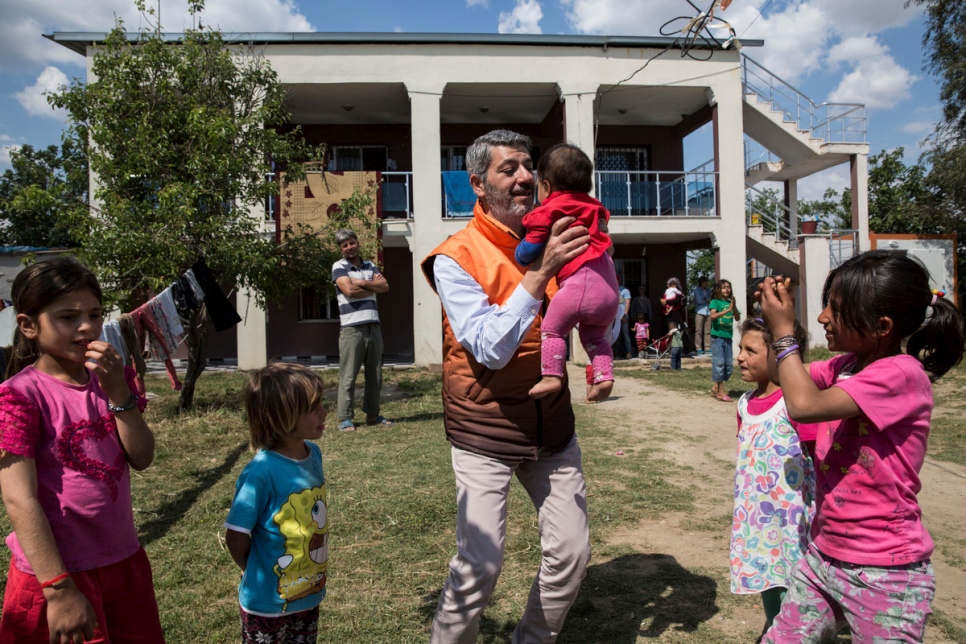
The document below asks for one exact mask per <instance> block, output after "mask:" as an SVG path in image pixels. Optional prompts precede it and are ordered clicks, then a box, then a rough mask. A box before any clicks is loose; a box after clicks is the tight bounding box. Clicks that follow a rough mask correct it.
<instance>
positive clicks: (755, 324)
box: [738, 318, 808, 359]
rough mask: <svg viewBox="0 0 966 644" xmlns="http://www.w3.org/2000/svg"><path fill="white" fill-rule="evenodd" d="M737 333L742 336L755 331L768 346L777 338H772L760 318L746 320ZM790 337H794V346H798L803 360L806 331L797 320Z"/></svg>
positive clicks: (805, 349)
mask: <svg viewBox="0 0 966 644" xmlns="http://www.w3.org/2000/svg"><path fill="white" fill-rule="evenodd" d="M738 331H739V332H740V333H741V335H744V334H745V333H747V332H748V331H757V332H758V333H760V334H761V336H762V338H764V340H765V344H769V345H770V344H771V343H772V342H774V341H775V340H777V338H775V337H773V336H772V334H771V330H769V328H768V327H767V326H765V322H764V320H762V319H761V318H748V319H747V320H745V321H744V322H742V323H741V326H740V327H739V328H738ZM792 335H793V336H795V344H797V345H798V353H799V354H800V355H801V356H802V358H803V359H804V358H805V352H806V351H808V331H806V330H805V327H803V326H802V325H801V324H799V323H798V320H795V328H794V330H793V331H792Z"/></svg>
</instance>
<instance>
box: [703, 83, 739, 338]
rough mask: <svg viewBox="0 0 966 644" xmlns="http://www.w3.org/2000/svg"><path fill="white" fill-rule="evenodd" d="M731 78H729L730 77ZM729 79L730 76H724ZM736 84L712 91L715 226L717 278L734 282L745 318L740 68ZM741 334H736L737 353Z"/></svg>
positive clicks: (709, 94)
mask: <svg viewBox="0 0 966 644" xmlns="http://www.w3.org/2000/svg"><path fill="white" fill-rule="evenodd" d="M729 78H730V77H729ZM724 80H728V79H724ZM733 81H734V82H733V83H728V84H727V85H722V86H719V87H716V88H714V91H712V90H709V92H708V98H709V102H710V103H711V105H712V106H713V112H712V119H711V122H712V127H713V131H714V151H715V169H716V170H717V171H718V204H719V207H720V212H719V216H720V220H719V222H718V225H717V227H716V231H715V239H716V240H717V242H718V248H719V251H718V269H719V273H718V278H719V279H726V280H728V281H730V282H731V285H732V287H733V289H734V297H735V302H736V303H737V305H738V310H739V311H740V312H741V316H742V320H744V319H745V318H746V317H747V316H748V314H749V311H748V299H747V291H748V283H747V279H746V273H747V269H746V258H747V251H746V238H747V231H746V227H745V159H744V140H743V134H742V133H743V126H744V121H743V117H742V96H741V82H740V78H739V77H738V73H737V71H736V72H735V73H734V78H733ZM738 339H739V338H738V333H735V334H734V343H735V355H737V344H738Z"/></svg>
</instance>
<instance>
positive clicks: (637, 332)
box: [634, 313, 651, 358]
mask: <svg viewBox="0 0 966 644" xmlns="http://www.w3.org/2000/svg"><path fill="white" fill-rule="evenodd" d="M634 339H635V340H637V357H638V358H643V357H644V352H645V351H647V345H648V344H650V342H651V331H650V325H649V324H648V323H647V322H645V318H644V314H643V313H640V314H638V316H637V322H635V323H634Z"/></svg>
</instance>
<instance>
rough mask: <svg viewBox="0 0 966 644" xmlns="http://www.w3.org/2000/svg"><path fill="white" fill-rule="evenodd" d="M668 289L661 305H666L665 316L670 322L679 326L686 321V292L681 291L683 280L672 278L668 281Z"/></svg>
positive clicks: (665, 290)
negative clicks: (684, 311) (684, 313)
mask: <svg viewBox="0 0 966 644" xmlns="http://www.w3.org/2000/svg"><path fill="white" fill-rule="evenodd" d="M666 286H667V288H665V289H664V297H662V298H661V304H663V305H664V315H666V316H667V318H668V322H675V323H677V325H678V326H681V323H682V322H683V321H684V317H683V310H684V291H682V290H681V280H679V279H678V278H676V277H672V278H671V279H669V280H668V281H667V285H666Z"/></svg>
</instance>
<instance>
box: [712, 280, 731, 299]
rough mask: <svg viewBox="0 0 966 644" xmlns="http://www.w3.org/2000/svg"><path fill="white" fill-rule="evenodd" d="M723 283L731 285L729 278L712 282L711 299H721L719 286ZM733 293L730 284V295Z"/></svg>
mask: <svg viewBox="0 0 966 644" xmlns="http://www.w3.org/2000/svg"><path fill="white" fill-rule="evenodd" d="M725 284H727V285H728V286H732V284H731V280H718V281H717V282H715V283H714V288H713V289H712V290H711V299H712V300H720V299H722V297H721V287H722V286H723V285H725ZM734 294H735V293H734V287H733V286H732V291H731V295H732V296H734Z"/></svg>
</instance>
